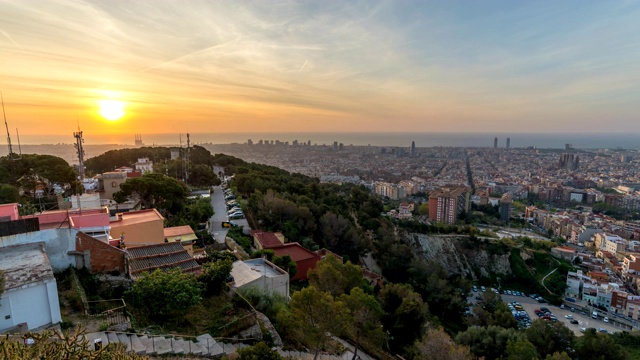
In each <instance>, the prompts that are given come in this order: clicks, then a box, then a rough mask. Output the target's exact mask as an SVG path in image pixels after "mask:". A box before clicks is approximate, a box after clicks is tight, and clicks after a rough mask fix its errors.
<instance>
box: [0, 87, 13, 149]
mask: <svg viewBox="0 0 640 360" xmlns="http://www.w3.org/2000/svg"><path fill="white" fill-rule="evenodd" d="M0 100H2V115H4V126H5V127H6V128H7V144H8V145H9V159H10V160H13V148H12V147H11V134H9V124H7V113H6V112H5V111H4V97H3V96H2V93H1V92H0Z"/></svg>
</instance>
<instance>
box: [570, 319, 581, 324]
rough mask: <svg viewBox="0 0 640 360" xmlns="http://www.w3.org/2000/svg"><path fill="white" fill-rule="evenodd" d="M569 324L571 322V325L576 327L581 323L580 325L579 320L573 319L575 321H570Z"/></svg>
mask: <svg viewBox="0 0 640 360" xmlns="http://www.w3.org/2000/svg"><path fill="white" fill-rule="evenodd" d="M569 322H570V323H571V324H574V325H576V324H579V323H580V322H579V321H578V320H576V319H573V320H571V321H569Z"/></svg>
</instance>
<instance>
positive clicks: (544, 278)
mask: <svg viewBox="0 0 640 360" xmlns="http://www.w3.org/2000/svg"><path fill="white" fill-rule="evenodd" d="M556 270H558V268H555V269H553V270H551V271H550V272H549V273H548V274H547V275H545V276H544V277H543V278H542V280H540V284H542V286H544V288H545V289H547V291H548V292H549V294H553V293H552V292H551V290H549V289H548V288H547V286H546V285H545V284H544V281H545V280H547V278H548V277H549V275H551V274H553V273H554V272H556Z"/></svg>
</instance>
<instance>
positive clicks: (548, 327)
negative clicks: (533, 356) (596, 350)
mask: <svg viewBox="0 0 640 360" xmlns="http://www.w3.org/2000/svg"><path fill="white" fill-rule="evenodd" d="M526 334H527V339H528V340H529V342H531V343H532V344H533V345H534V346H535V347H536V349H537V350H538V354H539V355H540V356H541V357H546V356H547V355H553V353H555V352H563V351H567V350H568V349H570V348H571V346H572V344H573V340H574V338H575V335H574V334H573V332H572V331H571V330H570V329H569V328H567V327H566V326H564V324H562V323H561V322H548V321H544V320H534V321H533V324H532V326H531V327H530V328H528V329H527V331H526Z"/></svg>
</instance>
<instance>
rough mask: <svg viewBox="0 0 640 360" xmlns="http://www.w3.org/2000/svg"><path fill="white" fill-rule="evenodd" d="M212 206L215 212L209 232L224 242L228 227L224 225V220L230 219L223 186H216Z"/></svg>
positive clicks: (210, 221)
mask: <svg viewBox="0 0 640 360" xmlns="http://www.w3.org/2000/svg"><path fill="white" fill-rule="evenodd" d="M211 206H212V207H213V211H214V214H213V216H212V217H211V219H210V220H209V232H210V233H211V234H212V235H213V237H214V238H215V240H216V241H217V242H219V243H224V238H225V237H226V236H227V232H228V231H229V229H228V228H223V227H222V222H223V221H227V220H229V217H228V215H227V205H226V203H225V201H224V191H223V190H222V187H221V186H214V187H213V193H212V194H211Z"/></svg>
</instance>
